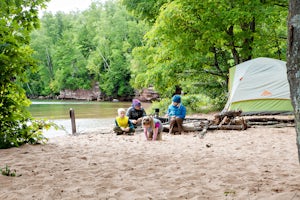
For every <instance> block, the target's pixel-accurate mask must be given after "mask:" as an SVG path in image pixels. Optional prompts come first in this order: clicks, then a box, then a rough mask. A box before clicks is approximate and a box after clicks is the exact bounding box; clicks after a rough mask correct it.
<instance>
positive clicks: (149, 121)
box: [142, 116, 163, 141]
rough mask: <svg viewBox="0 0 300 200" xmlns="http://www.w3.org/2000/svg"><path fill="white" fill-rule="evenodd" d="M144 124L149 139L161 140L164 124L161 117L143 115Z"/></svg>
mask: <svg viewBox="0 0 300 200" xmlns="http://www.w3.org/2000/svg"><path fill="white" fill-rule="evenodd" d="M142 125H143V128H144V133H145V136H146V139H147V140H153V141H155V140H161V139H162V130H163V125H162V123H161V121H160V120H159V119H155V118H153V117H150V116H145V117H143V120H142Z"/></svg>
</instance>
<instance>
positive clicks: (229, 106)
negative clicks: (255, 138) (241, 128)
mask: <svg viewBox="0 0 300 200" xmlns="http://www.w3.org/2000/svg"><path fill="white" fill-rule="evenodd" d="M228 91H229V97H228V101H227V103H226V105H225V108H224V110H223V112H225V111H237V110H242V115H272V114H274V115H275V114H291V113H292V112H293V107H292V104H291V99H290V87H289V83H288V80H287V71H286V62H284V61H281V60H276V59H273V58H263V57H261V58H256V59H253V60H249V61H246V62H243V63H241V64H239V65H236V66H235V67H232V68H230V69H229V83H228Z"/></svg>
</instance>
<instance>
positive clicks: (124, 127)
mask: <svg viewBox="0 0 300 200" xmlns="http://www.w3.org/2000/svg"><path fill="white" fill-rule="evenodd" d="M113 130H114V132H115V133H116V134H117V135H123V134H127V135H133V134H134V132H135V129H134V126H133V124H132V123H131V121H130V120H129V118H128V117H127V116H125V109H124V108H119V109H118V116H117V117H116V119H115V127H114V129H113Z"/></svg>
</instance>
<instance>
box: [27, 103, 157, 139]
mask: <svg viewBox="0 0 300 200" xmlns="http://www.w3.org/2000/svg"><path fill="white" fill-rule="evenodd" d="M142 105H143V107H144V108H145V109H146V111H147V109H148V108H149V107H150V106H151V104H150V103H143V104H142ZM130 106H131V102H87V101H54V100H53V101H52V100H43V101H37V100H32V104H31V105H30V107H29V111H30V113H31V115H32V117H34V118H36V119H47V120H49V121H52V122H54V123H56V124H57V125H59V126H60V127H62V129H59V130H55V129H54V128H51V129H50V130H48V131H44V135H45V136H46V137H48V138H51V137H55V136H63V135H70V134H72V128H71V120H70V108H72V109H73V110H74V111H75V118H76V120H75V122H76V131H77V133H91V132H94V131H97V132H99V130H102V129H103V130H107V129H108V128H111V129H112V128H113V126H114V118H115V117H116V116H117V110H118V108H125V109H127V108H129V107H130ZM100 132H101V131H100Z"/></svg>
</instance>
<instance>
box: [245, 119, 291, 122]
mask: <svg viewBox="0 0 300 200" xmlns="http://www.w3.org/2000/svg"><path fill="white" fill-rule="evenodd" d="M268 121H276V122H278V123H295V120H294V119H276V118H249V119H246V122H247V123H248V122H268Z"/></svg>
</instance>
